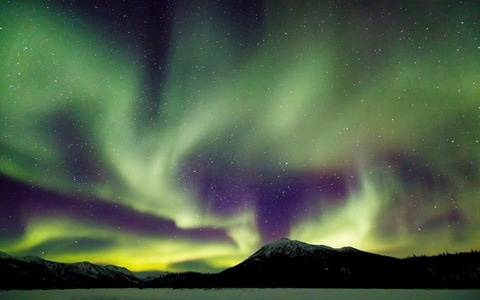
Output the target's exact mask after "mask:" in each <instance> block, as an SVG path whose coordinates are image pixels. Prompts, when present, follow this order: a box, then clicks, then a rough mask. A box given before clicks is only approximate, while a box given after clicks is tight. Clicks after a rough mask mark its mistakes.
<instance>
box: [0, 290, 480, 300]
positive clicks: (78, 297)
mask: <svg viewBox="0 0 480 300" xmlns="http://www.w3.org/2000/svg"><path fill="white" fill-rule="evenodd" d="M0 299H2V300H10V299H11V300H23V299H25V300H27V299H28V300H30V299H48V300H147V299H152V300H153V299H176V300H182V299H197V300H203V299H205V300H206V299H229V300H233V299H248V300H254V299H335V300H342V299H357V300H361V299H365V300H367V299H368V300H375V299H388V300H390V299H399V300H400V299H401V300H404V299H409V300H412V299H419V300H420V299H422V300H427V299H432V300H433V299H435V300H443V299H445V300H451V299H462V300H469V299H472V300H478V299H480V290H376V289H177V290H173V289H143V290H140V289H91V290H34V291H0Z"/></svg>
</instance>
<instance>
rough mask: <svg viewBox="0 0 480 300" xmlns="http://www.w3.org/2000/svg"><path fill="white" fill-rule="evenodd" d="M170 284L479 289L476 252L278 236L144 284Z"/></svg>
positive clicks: (479, 257) (479, 261)
mask: <svg viewBox="0 0 480 300" xmlns="http://www.w3.org/2000/svg"><path fill="white" fill-rule="evenodd" d="M144 286H145V287H152V288H154V287H170V288H172V287H173V288H222V287H224V288H228V287H232V288H244V287H257V288H270V287H282V288H285V287H289V288H477V289H478V288H480V252H469V253H460V254H444V255H439V256H432V257H426V256H423V257H411V258H404V259H399V258H394V257H389V256H383V255H378V254H373V253H368V252H364V251H361V250H358V249H355V248H352V247H344V248H340V249H335V248H332V247H328V246H317V245H310V244H306V243H303V242H300V241H292V240H289V239H281V240H279V241H275V242H273V243H271V244H268V245H265V246H263V247H261V248H260V249H259V250H258V251H257V252H255V253H254V254H252V255H251V256H250V257H248V258H247V259H246V260H244V261H243V262H241V263H239V264H238V265H236V266H234V267H231V268H228V269H226V270H224V271H222V272H220V273H217V274H200V273H194V272H187V273H171V274H168V275H164V276H161V277H157V278H155V279H149V280H147V281H145V282H144Z"/></svg>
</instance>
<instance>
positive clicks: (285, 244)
mask: <svg viewBox="0 0 480 300" xmlns="http://www.w3.org/2000/svg"><path fill="white" fill-rule="evenodd" d="M322 250H324V251H334V249H333V248H331V247H328V246H317V245H310V244H307V243H303V242H300V241H296V240H290V239H288V238H282V239H280V240H278V241H275V242H272V243H270V244H267V245H265V246H263V247H262V248H260V250H258V251H257V252H256V253H254V254H253V255H252V256H251V258H255V257H272V256H283V257H299V256H306V255H311V254H313V253H315V252H318V251H322Z"/></svg>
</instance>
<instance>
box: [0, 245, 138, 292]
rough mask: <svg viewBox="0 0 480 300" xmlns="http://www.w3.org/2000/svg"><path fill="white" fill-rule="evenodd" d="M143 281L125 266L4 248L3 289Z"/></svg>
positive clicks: (1, 255) (109, 285)
mask: <svg viewBox="0 0 480 300" xmlns="http://www.w3.org/2000/svg"><path fill="white" fill-rule="evenodd" d="M139 284H140V281H139V280H138V279H137V278H136V277H135V276H134V275H133V274H132V273H131V272H130V271H129V270H127V269H126V268H122V267H117V266H111V265H107V266H99V265H95V264H92V263H89V262H79V263H73V264H66V263H56V262H52V261H48V260H44V259H41V258H39V257H34V256H25V257H18V258H17V257H13V256H10V255H8V254H6V253H3V252H0V289H67V288H115V287H137V286H139Z"/></svg>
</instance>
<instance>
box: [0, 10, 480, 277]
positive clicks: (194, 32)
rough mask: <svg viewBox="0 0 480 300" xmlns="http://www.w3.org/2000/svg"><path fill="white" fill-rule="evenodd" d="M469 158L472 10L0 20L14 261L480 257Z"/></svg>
mask: <svg viewBox="0 0 480 300" xmlns="http://www.w3.org/2000/svg"><path fill="white" fill-rule="evenodd" d="M123 2H125V3H123ZM337 2H338V3H337ZM35 3H36V4H35ZM479 140H480V5H479V4H478V1H352V2H351V3H347V1H271V2H265V3H264V2H262V1H253V0H252V1H218V2H217V1H204V2H203V3H202V1H171V2H170V1H1V3H0V251H4V252H7V253H9V254H11V255H37V256H41V257H43V258H45V259H49V260H54V261H61V262H76V261H85V260H87V261H91V262H93V263H100V264H116V265H120V266H125V267H127V268H129V269H131V270H132V271H142V270H167V271H185V270H192V271H208V272H213V271H218V270H221V269H224V268H227V267H230V266H232V265H234V264H236V263H239V262H240V261H242V260H243V259H245V258H246V257H248V256H249V255H250V254H252V253H253V252H254V251H255V250H257V249H258V248H259V247H260V246H262V245H263V244H265V243H268V242H271V241H274V240H277V239H280V238H282V237H288V238H291V239H296V240H301V241H303V242H307V243H312V244H322V245H329V246H332V247H342V246H353V247H356V248H359V249H362V250H365V251H371V252H376V253H381V254H386V255H393V256H397V257H405V256H409V255H422V254H426V255H432V254H438V253H443V252H456V251H458V252H460V251H470V250H471V249H476V250H479V249H480V143H479Z"/></svg>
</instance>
